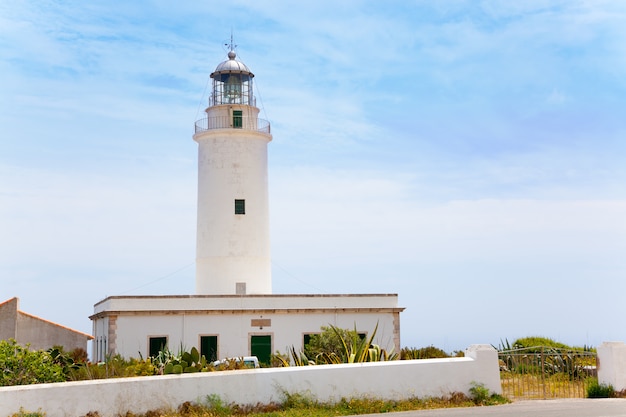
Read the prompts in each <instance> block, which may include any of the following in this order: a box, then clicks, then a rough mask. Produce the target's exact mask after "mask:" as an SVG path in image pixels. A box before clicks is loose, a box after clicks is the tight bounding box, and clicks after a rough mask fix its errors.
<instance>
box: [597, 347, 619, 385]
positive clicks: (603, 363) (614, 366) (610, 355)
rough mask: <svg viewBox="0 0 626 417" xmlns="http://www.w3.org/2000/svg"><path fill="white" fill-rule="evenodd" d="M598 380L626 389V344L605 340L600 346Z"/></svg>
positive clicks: (601, 382)
mask: <svg viewBox="0 0 626 417" xmlns="http://www.w3.org/2000/svg"><path fill="white" fill-rule="evenodd" d="M597 351H598V382H599V383H600V384H605V385H612V386H613V388H614V389H615V390H616V391H622V390H626V344H624V342H604V343H602V344H601V345H600V346H598V349H597Z"/></svg>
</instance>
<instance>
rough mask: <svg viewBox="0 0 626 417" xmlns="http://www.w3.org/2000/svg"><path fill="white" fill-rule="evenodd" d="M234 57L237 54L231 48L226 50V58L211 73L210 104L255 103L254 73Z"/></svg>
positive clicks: (249, 104)
mask: <svg viewBox="0 0 626 417" xmlns="http://www.w3.org/2000/svg"><path fill="white" fill-rule="evenodd" d="M236 58H237V54H236V53H235V51H232V50H231V51H230V52H228V60H227V61H224V62H222V63H221V64H219V65H218V66H217V68H216V69H215V71H214V72H213V73H212V74H211V78H212V79H213V93H212V94H211V98H210V102H209V105H210V106H219V105H222V104H243V105H247V106H255V105H256V103H255V99H254V95H253V92H252V78H254V74H253V73H252V72H250V69H249V68H248V67H247V66H246V65H245V64H244V63H243V62H241V61H238V60H237V59H236Z"/></svg>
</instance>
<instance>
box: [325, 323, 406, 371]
mask: <svg viewBox="0 0 626 417" xmlns="http://www.w3.org/2000/svg"><path fill="white" fill-rule="evenodd" d="M330 328H331V329H332V330H333V331H334V332H335V334H337V336H338V337H339V339H340V340H341V344H342V347H343V352H342V354H341V357H338V355H328V359H329V360H330V362H329V363H361V362H379V361H387V360H395V359H396V358H397V357H398V354H397V353H394V352H393V350H392V351H391V352H389V353H388V352H387V351H386V350H385V349H383V348H381V347H380V346H379V345H376V344H374V343H372V342H373V341H374V337H375V336H376V332H377V331H378V323H376V327H375V328H374V331H373V332H372V334H371V336H370V337H369V339H361V338H360V337H359V336H358V334H357V332H356V325H355V326H354V332H352V333H351V334H352V337H351V339H350V340H346V339H345V338H344V337H343V335H342V332H341V331H340V330H339V328H337V327H335V326H332V325H331V326H330Z"/></svg>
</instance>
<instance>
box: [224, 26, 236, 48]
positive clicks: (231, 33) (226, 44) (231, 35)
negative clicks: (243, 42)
mask: <svg viewBox="0 0 626 417" xmlns="http://www.w3.org/2000/svg"><path fill="white" fill-rule="evenodd" d="M224 45H225V46H228V50H229V52H230V51H232V52H234V51H235V48H237V45H235V41H234V40H233V30H232V28H231V29H230V43H225V44H224Z"/></svg>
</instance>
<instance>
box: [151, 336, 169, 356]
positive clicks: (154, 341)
mask: <svg viewBox="0 0 626 417" xmlns="http://www.w3.org/2000/svg"><path fill="white" fill-rule="evenodd" d="M166 347H167V337H166V336H159V337H151V338H150V340H149V341H148V354H149V356H150V357H152V358H154V357H156V356H158V355H159V352H162V351H164V350H165V348H166Z"/></svg>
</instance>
